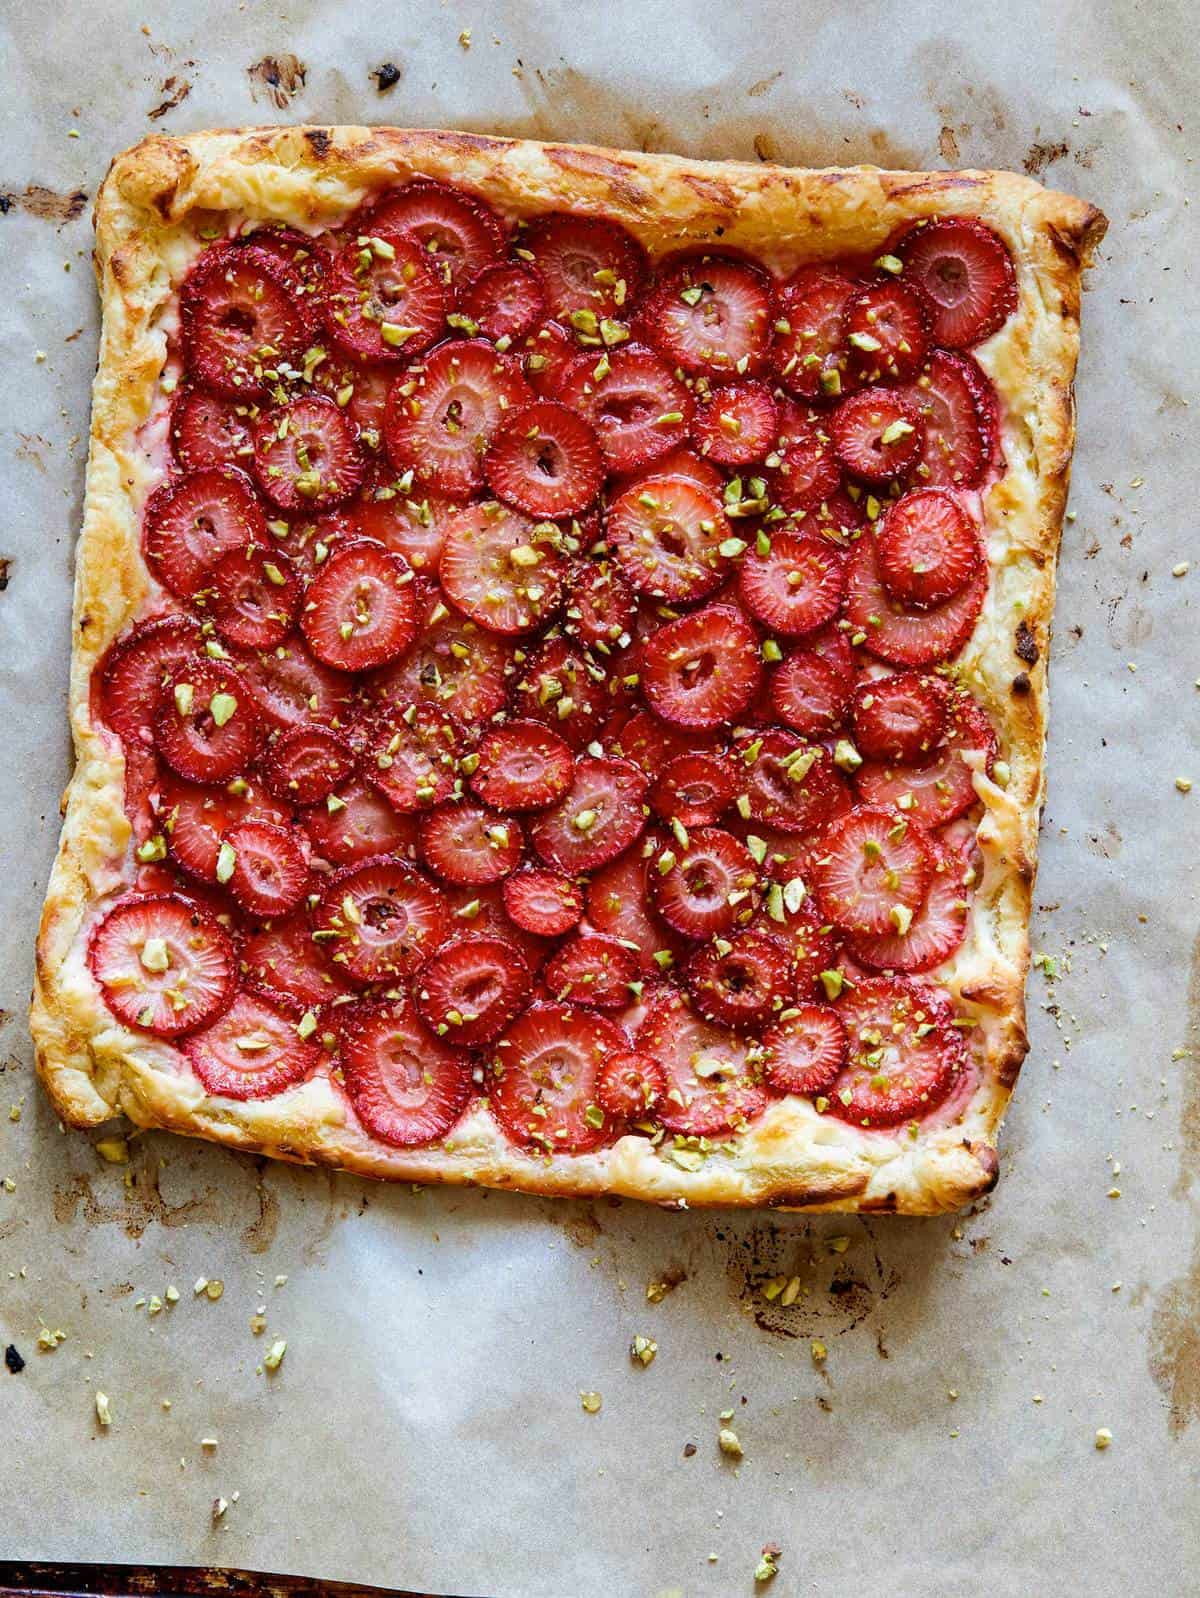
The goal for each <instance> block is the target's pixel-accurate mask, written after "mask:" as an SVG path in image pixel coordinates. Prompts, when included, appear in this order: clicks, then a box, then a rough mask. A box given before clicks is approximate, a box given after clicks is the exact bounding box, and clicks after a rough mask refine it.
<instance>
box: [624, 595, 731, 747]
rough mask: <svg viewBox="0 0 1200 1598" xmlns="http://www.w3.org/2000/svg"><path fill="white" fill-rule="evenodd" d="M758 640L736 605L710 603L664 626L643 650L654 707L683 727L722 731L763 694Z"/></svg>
mask: <svg viewBox="0 0 1200 1598" xmlns="http://www.w3.org/2000/svg"><path fill="white" fill-rule="evenodd" d="M759 680H760V667H759V657H758V639H757V637H756V635H755V632H754V629H753V627H751V625H750V623H749V622H748V621H747V620H746V618H745V617H744V616H743V615H742V614H741V612H740V611H738V610H736V609H734V607H733V606H732V605H708V606H706V607H705V609H704V610H697V611H693V613H692V614H691V615H690V616H681V617H680V618H679V620H678V621H672V622H668V623H667V624H666V625H665V626H663V627H660V628H659V630H658V631H657V632H656V633H654V634H653V635H652V636H651V637H650V638H648V639H647V640H646V643H645V644H644V645H643V647H642V671H641V686H642V691H643V693H644V694H645V696H646V698H647V700H648V701H649V703H650V707H651V709H653V710H654V711H656V712H657V714H658V715H660V716H662V717H663V718H664V719H665V720H667V721H672V722H675V723H676V724H677V725H679V726H681V727H696V728H700V729H705V728H710V727H720V726H723V725H724V724H725V723H727V722H729V721H730V720H732V719H733V717H735V716H737V715H738V714H739V713H740V712H741V711H743V710H745V709H746V707H747V706H748V705H750V704H751V703H753V701H754V698H755V696H756V695H757V693H758V686H759Z"/></svg>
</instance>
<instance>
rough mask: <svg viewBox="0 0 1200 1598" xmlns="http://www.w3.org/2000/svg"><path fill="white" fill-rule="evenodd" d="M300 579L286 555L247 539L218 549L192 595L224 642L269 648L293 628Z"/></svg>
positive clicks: (253, 647) (297, 608) (241, 646)
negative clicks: (226, 550)
mask: <svg viewBox="0 0 1200 1598" xmlns="http://www.w3.org/2000/svg"><path fill="white" fill-rule="evenodd" d="M301 592H302V589H301V584H300V579H299V577H297V575H296V572H295V569H294V568H293V566H292V564H291V562H290V561H289V560H288V558H287V557H286V555H281V554H279V553H278V551H277V550H274V549H271V548H264V547H263V546H262V545H261V544H247V545H246V547H245V548H244V549H231V550H230V551H229V553H228V554H227V555H222V556H221V558H220V560H219V561H217V563H216V565H215V566H213V567H212V569H211V570H210V571H209V573H208V575H207V576H206V577H205V579H204V587H203V588H202V589H201V590H200V591H199V594H198V595H197V603H200V602H201V601H202V602H203V608H204V610H205V612H206V613H207V614H208V615H209V616H211V617H212V621H213V625H214V626H215V627H216V629H217V631H218V632H219V633H220V635H221V637H222V638H223V639H224V640H225V641H226V643H230V644H235V645H237V646H239V647H240V648H243V649H272V648H274V646H275V645H276V644H281V643H282V642H283V641H284V639H285V638H286V637H287V636H288V634H289V633H290V632H291V630H292V623H293V622H294V620H295V618H296V612H297V611H298V610H299V608H300V597H301Z"/></svg>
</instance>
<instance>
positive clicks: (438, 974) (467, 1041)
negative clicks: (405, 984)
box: [413, 937, 532, 1049]
mask: <svg viewBox="0 0 1200 1598" xmlns="http://www.w3.org/2000/svg"><path fill="white" fill-rule="evenodd" d="M531 980H532V978H531V977H530V974H529V967H528V966H527V965H526V964H525V960H524V957H523V956H522V955H521V952H520V950H519V949H516V948H514V947H513V945H512V944H511V943H506V942H505V941H504V939H503V938H486V937H485V938H459V939H457V940H456V941H455V942H453V943H446V944H443V946H442V947H441V948H440V949H439V950H438V951H437V953H436V954H434V955H431V956H430V958H429V959H428V960H426V962H425V964H424V965H423V966H422V967H421V969H420V971H419V972H418V973H417V975H416V976H415V977H414V978H413V995H414V997H415V999H416V1005H417V1009H418V1011H419V1012H420V1015H421V1019H422V1020H423V1021H424V1023H425V1025H426V1026H427V1027H428V1028H429V1030H430V1031H431V1032H434V1033H436V1034H437V1036H438V1037H439V1038H445V1039H446V1041H447V1042H448V1043H452V1044H454V1045H455V1047H456V1048H460V1049H476V1048H479V1047H480V1046H481V1045H482V1044H484V1043H491V1042H492V1041H493V1039H495V1038H497V1037H499V1036H500V1034H501V1032H503V1031H504V1028H505V1027H506V1026H507V1025H508V1023H509V1022H510V1021H511V1020H512V1018H513V1016H514V1015H515V1014H516V1013H517V1011H518V1010H519V1009H521V1008H522V1006H523V1005H524V1004H525V1002H526V1001H527V999H528V997H529V985H530V982H531Z"/></svg>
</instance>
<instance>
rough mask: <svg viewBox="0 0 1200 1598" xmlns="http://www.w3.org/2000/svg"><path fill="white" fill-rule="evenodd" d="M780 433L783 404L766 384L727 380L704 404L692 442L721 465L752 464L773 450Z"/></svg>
mask: <svg viewBox="0 0 1200 1598" xmlns="http://www.w3.org/2000/svg"><path fill="white" fill-rule="evenodd" d="M778 434H779V407H778V406H777V405H776V403H775V396H774V395H773V394H772V393H771V390H770V388H769V387H768V386H767V384H766V383H759V382H755V381H754V380H753V379H750V380H747V381H745V382H735V383H727V384H726V385H725V387H724V388H719V389H717V390H716V391H715V392H714V393H713V394H712V396H711V398H710V399H709V400H708V401H707V402H706V403H705V404H704V405H701V406H700V408H699V410H698V411H697V412H696V417H695V420H694V421H693V423H692V441H693V443H694V444H695V446H696V448H697V449H698V450H699V451H700V453H701V455H703V456H704V457H705V459H706V460H710V461H715V462H716V463H717V464H718V465H719V466H749V465H750V464H751V463H752V462H754V461H760V460H762V458H763V456H764V455H767V454H769V453H770V451H771V449H772V448H773V447H774V445H775V441H776V438H777V437H778Z"/></svg>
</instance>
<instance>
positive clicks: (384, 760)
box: [363, 704, 462, 810]
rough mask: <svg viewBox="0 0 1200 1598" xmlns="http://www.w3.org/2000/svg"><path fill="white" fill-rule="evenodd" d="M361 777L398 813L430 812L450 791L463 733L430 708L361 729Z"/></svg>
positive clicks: (441, 712)
mask: <svg viewBox="0 0 1200 1598" xmlns="http://www.w3.org/2000/svg"><path fill="white" fill-rule="evenodd" d="M364 736H365V740H366V742H365V748H364V751H363V772H364V774H365V775H366V777H367V778H368V780H369V781H370V782H371V783H373V784H374V786H375V787H376V788H378V789H379V791H380V793H383V794H386V795H387V797H388V799H390V800H391V802H392V804H393V805H395V807H396V809H397V810H429V809H431V808H432V807H433V806H434V805H439V804H443V803H444V802H445V801H446V800H447V799H449V797H450V794H451V792H452V791H453V788H454V777H455V772H456V771H457V769H458V755H459V753H460V752H461V749H462V732H461V730H460V728H459V727H458V725H457V723H456V722H455V721H454V718H453V717H452V716H448V715H447V714H446V712H445V711H444V710H438V709H437V708H436V707H435V706H433V705H429V704H418V705H410V706H409V707H408V709H407V710H405V711H402V712H400V713H399V714H398V715H390V714H389V715H384V716H380V717H378V718H377V719H376V720H375V721H374V722H372V723H370V724H369V725H368V726H367V727H366V728H365V729H364Z"/></svg>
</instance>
